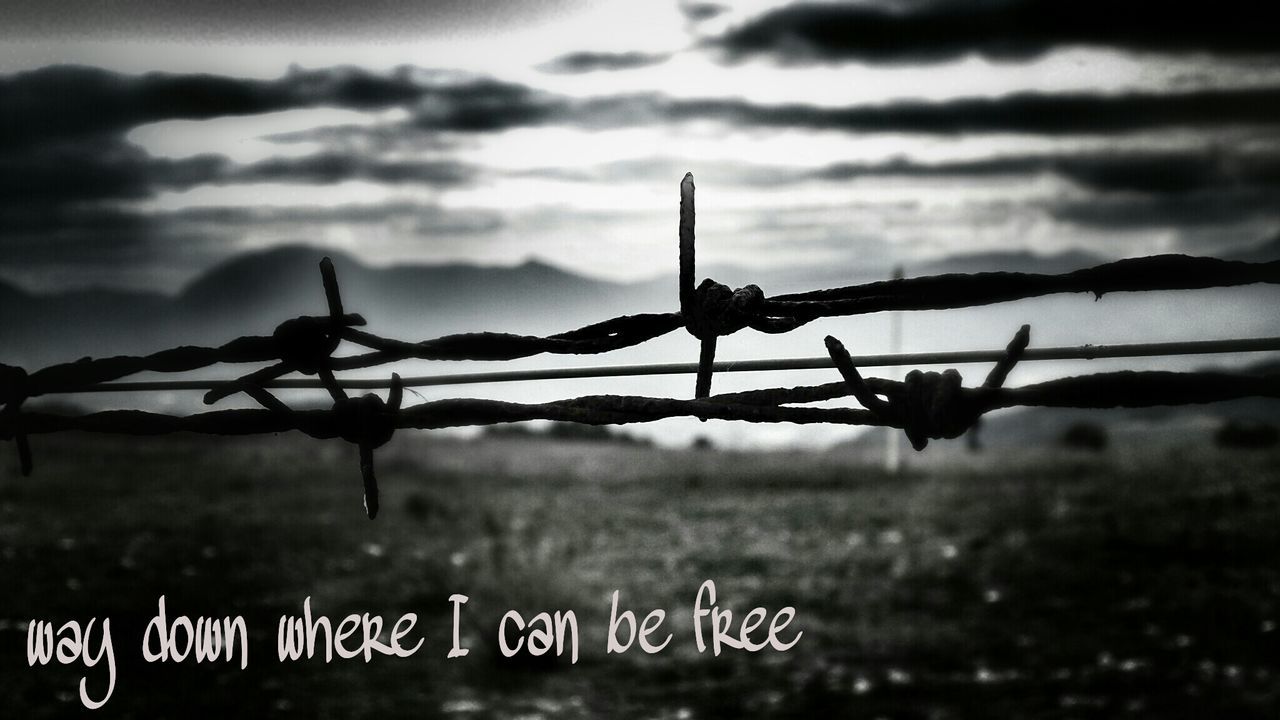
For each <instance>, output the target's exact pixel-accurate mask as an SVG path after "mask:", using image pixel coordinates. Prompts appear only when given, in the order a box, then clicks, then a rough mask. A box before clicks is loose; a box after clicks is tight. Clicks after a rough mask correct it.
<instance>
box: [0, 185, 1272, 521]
mask: <svg viewBox="0 0 1280 720" xmlns="http://www.w3.org/2000/svg"><path fill="white" fill-rule="evenodd" d="M680 191H681V192H680V196H681V199H680V214H679V217H680V224H679V247H680V272H679V288H678V289H679V302H680V311H679V312H675V313H652V314H642V315H627V316H621V317H616V318H612V319H609V320H605V321H603V322H599V323H594V324H592V325H588V326H585V327H582V328H579V329H577V330H571V331H569V332H565V333H560V334H556V335H550V336H546V337H539V336H531V335H516V334H510V333H491V332H482V333H464V334H456V335H447V336H443V337H439V338H434V339H430V340H425V341H422V342H407V341H403V340H397V339H393V338H384V337H381V336H378V335H375V334H373V333H369V332H367V331H364V330H361V329H359V328H360V326H362V325H364V318H363V317H361V316H360V315H358V314H353V313H348V312H346V311H345V310H344V306H343V302H342V297H341V293H340V291H339V286H338V279H337V276H336V274H335V272H334V269H333V265H332V263H331V262H330V261H329V260H328V259H327V258H326V259H325V260H324V261H322V262H321V264H320V271H321V278H322V281H323V283H324V289H325V296H326V300H327V304H328V312H327V313H326V314H325V315H322V316H302V317H298V318H293V319H291V320H286V321H285V322H283V323H281V324H280V325H279V326H278V327H277V328H276V330H275V331H274V332H273V333H272V335H270V336H246V337H241V338H237V339H235V340H232V341H230V342H228V343H226V344H224V345H221V346H217V347H201V346H183V347H177V348H172V349H169V350H164V351H162V352H158V353H153V354H150V355H144V356H117V357H108V358H96V359H95V358H85V359H82V360H79V361H76V362H72V363H64V364H58V365H52V366H49V367H46V368H42V369H40V370H36V371H34V372H30V373H28V372H27V371H26V370H25V369H23V368H19V367H13V366H8V365H0V404H3V408H0V439H12V440H14V441H15V444H16V446H17V449H18V455H19V460H20V465H21V469H22V472H23V474H24V475H25V474H30V472H31V469H32V458H31V449H30V443H29V436H30V435H37V434H44V433H52V432H62V431H69V430H79V431H89V432H100V433H116V434H125V435H157V434H167V433H176V432H191V433H203V434H215V435H244V434H258V433H268V432H283V431H291V430H296V431H300V432H303V433H305V434H307V435H310V436H312V437H315V438H321V439H327V438H342V439H344V440H347V441H348V442H351V443H353V444H355V445H356V446H357V447H358V448H359V451H360V464H361V475H362V478H363V485H364V495H365V505H366V510H367V511H368V514H369V516H370V517H373V516H374V515H375V514H376V513H377V508H378V488H377V481H376V478H375V474H374V470H373V451H374V450H375V449H376V448H377V447H379V446H381V445H382V444H384V443H386V442H387V441H388V440H389V439H390V438H391V436H392V434H393V433H394V431H395V430H397V429H403V428H419V429H434V428H445V427H457V426H469V425H492V424H497V423H507V422H518V421H525V420H555V421H568V422H575V423H584V424H591V425H602V424H624V423H635V422H651V421H654V420H660V419H663V418H670V417H681V416H687V417H697V418H700V419H703V420H707V419H720V420H738V421H746V422H766V423H776V422H791V423H835V424H844V425H869V426H888V427H894V428H900V429H902V430H903V431H904V432H906V434H907V436H908V438H909V439H910V440H911V442H912V445H913V446H914V447H916V449H923V448H924V447H925V446H926V445H927V443H928V441H929V440H930V439H938V438H954V437H958V436H959V435H960V434H963V433H964V432H965V431H966V430H968V429H969V428H970V427H972V426H973V424H974V423H976V422H977V421H978V419H979V418H980V417H981V416H982V415H983V414H985V413H987V412H990V411H992V410H996V409H1000V408H1007V407H1014V406H1050V407H1087V408H1111V407H1147V406H1152V405H1178V404H1190V403H1205V402H1215V401H1220V400H1230V399H1237V398H1242V397H1270V398H1275V397H1278V396H1280V375H1274V374H1269V375H1250V374H1238V373H1216V372H1195V373H1171V372H1113V373H1100V374H1095V375H1086V376H1081V377H1071V378H1064V379H1060V380H1054V381H1049V382H1045V383H1039V384H1035V385H1028V386H1024V387H1019V388H1005V387H1003V384H1004V381H1005V379H1006V378H1007V376H1008V374H1009V372H1010V371H1011V370H1012V369H1013V367H1014V366H1015V365H1016V364H1017V362H1018V361H1019V359H1021V358H1022V357H1023V356H1024V355H1025V354H1027V352H1028V351H1027V345H1028V342H1029V336H1030V328H1029V327H1025V326H1024V327H1023V328H1022V329H1021V330H1020V331H1019V332H1018V334H1017V335H1016V336H1015V338H1014V340H1013V341H1012V342H1011V343H1010V344H1009V347H1008V348H1006V350H1005V352H1004V353H1003V354H1002V355H1001V356H1000V357H999V359H998V362H997V364H996V366H995V368H993V369H992V371H991V373H990V374H989V375H988V377H987V379H986V382H985V383H984V384H983V385H982V386H980V387H975V388H966V387H964V386H963V385H962V382H961V377H960V375H959V373H958V372H956V371H955V370H948V371H945V372H942V373H937V372H927V373H926V372H921V371H919V370H913V371H912V372H910V373H908V374H907V376H906V378H905V380H903V381H901V382H897V381H890V380H883V379H876V378H870V379H865V380H864V379H863V378H862V377H861V375H860V373H859V372H858V370H857V368H856V365H855V363H854V361H853V359H852V358H851V357H850V356H849V354H848V353H847V352H846V351H845V350H844V347H843V345H842V344H841V343H840V342H839V341H838V340H836V339H835V338H831V337H828V338H827V349H828V352H829V355H830V358H831V363H830V364H832V365H834V366H835V367H836V368H837V369H838V370H839V373H840V375H841V377H842V381H841V382H833V383H828V384H825V385H816V386H801V387H794V388H768V389H763V390H754V391H748V392H742V393H730V394H720V395H712V394H711V378H712V371H713V370H714V369H715V367H716V363H715V353H716V345H717V340H718V338H720V337H722V336H726V335H731V334H733V333H736V332H738V331H739V330H742V329H744V328H748V327H750V328H752V329H754V330H756V331H759V332H764V333H771V334H772V333H784V332H787V331H790V330H793V329H795V328H797V327H800V326H801V325H804V324H806V323H808V322H811V321H813V320H815V319H818V318H822V317H833V316H841V315H856V314H864V313H873V312H882V311H900V310H936V309H947V308H961V307H971V306H979V305H987V304H991V303H998V302H1006V301H1010V300H1017V299H1022V298H1030V297H1038V296H1042V295H1048V294H1055V293H1067V292H1088V293H1092V294H1094V295H1095V296H1096V297H1098V298H1101V297H1102V296H1103V295H1104V294H1107V293H1113V292H1138V291H1151V290H1189V289H1201V288H1209V287H1228V286H1239V285H1247V284H1253V283H1271V284H1280V262H1269V263H1247V262H1239V261H1225V260H1218V259H1214V258H1199V257H1187V256H1183V255H1160V256H1153V257H1145V258H1137V259H1130V260H1121V261H1117V262H1112V263H1107V264H1103V265H1099V266H1097V267H1093V268H1088V269H1084V270H1078V271H1075V272H1069V273H1063V274H1059V275H1045V274H1034V273H1015V272H995V273H976V274H968V275H965V274H948V275H938V276H933V277H920V278H908V279H898V280H890V281H885V282H875V283H868V284H863V285H854V286H849V287H843V288H833V289H826V290H817V291H812V292H806V293H793V294H789V295H779V296H775V297H772V298H770V297H767V296H766V295H765V293H764V292H763V291H762V290H761V289H760V288H759V287H757V286H755V285H748V286H746V287H744V288H739V289H736V290H734V289H731V288H729V287H728V286H725V285H722V284H720V283H717V282H715V281H713V280H710V279H707V280H704V281H703V282H702V283H701V284H700V285H697V286H695V285H694V278H695V270H696V268H695V260H694V221H695V212H694V184H693V176H692V174H689V175H686V176H685V178H684V180H683V181H682V183H681V187H680ZM680 327H684V328H685V329H686V330H687V331H688V332H689V333H690V334H691V335H693V336H694V337H696V338H698V340H699V341H700V343H701V350H700V353H699V361H698V365H697V381H696V384H695V392H694V399H692V400H681V399H674V398H655V397H638V396H625V395H594V396H585V397H578V398H571V399H567V400H559V401H555V402H549V403H539V404H522V403H510V402H503V401H497V400H480V399H451V400H438V401H433V402H425V403H422V404H419V405H415V406H412V407H405V408H402V407H400V404H401V400H402V397H403V396H402V391H401V390H402V387H403V385H404V383H403V381H402V380H401V379H400V377H399V376H398V375H394V374H393V375H392V377H391V380H390V382H389V383H387V384H386V385H387V386H388V387H390V388H391V392H390V394H389V397H388V399H387V400H385V401H384V400H383V399H382V398H380V397H379V396H377V395H375V394H372V393H370V394H367V395H364V396H362V397H359V398H349V397H348V396H347V395H346V392H345V390H344V384H343V383H342V382H341V381H340V380H338V378H337V377H336V375H335V372H338V371H345V370H352V369H357V368H367V367H376V366H380V365H384V364H387V363H392V362H396V361H399V360H405V359H419V360H514V359H517V358H523V357H529V356H532V355H537V354H542V353H551V354H579V355H581V354H599V353H605V352H609V351H612V350H617V349H621V348H625V347H630V346H634V345H638V344H640V343H643V342H646V341H648V340H652V339H654V338H657V337H660V336H662V335H665V334H667V333H670V332H672V331H674V330H676V329H678V328H680ZM344 341H345V342H349V343H353V344H355V345H358V346H361V347H363V348H365V349H366V350H367V351H368V352H365V353H363V354H359V355H353V356H347V357H337V358H335V357H333V352H334V351H335V350H336V349H337V348H338V346H339V345H340V344H341V343H342V342H344ZM1227 342H1228V343H1230V342H1242V343H1246V345H1247V344H1248V343H1249V342H1250V341H1227ZM1202 344H1203V343H1202ZM1193 345H1194V343H1191V344H1188V347H1187V348H1185V349H1182V350H1181V351H1182V352H1194V351H1195V350H1194V349H1193V348H1192V347H1191V346H1193ZM1178 351H1179V349H1178V348H1177V347H1169V348H1165V349H1163V350H1161V351H1160V352H1161V353H1162V354H1173V353H1175V352H1178ZM1032 352H1034V351H1032ZM223 363H227V364H243V363H257V364H264V363H266V364H267V365H266V366H265V367H261V368H259V369H256V370H253V371H251V372H249V373H247V374H245V375H243V376H242V377H240V378H238V379H236V380H231V381H225V382H213V383H212V384H209V383H207V382H202V381H195V383H194V384H198V385H200V386H201V387H204V386H206V385H207V386H208V387H209V390H208V392H207V393H206V395H205V402H206V403H208V404H212V403H214V402H217V401H219V400H221V399H223V398H226V397H229V396H231V395H235V394H238V393H245V394H246V395H247V396H248V397H250V398H252V399H254V400H255V401H256V402H258V403H259V404H260V405H262V409H257V410H254V409H238V410H220V411H211V412H203V413H196V414H192V415H187V416H174V415H166V414H161V413H154V412H147V411H142V410H109V411H103V412H94V413H88V414H84V415H79V416H65V415H57V414H51V413H44V412H34V411H29V410H24V409H23V408H22V405H23V403H24V402H25V401H27V400H28V399H30V398H33V397H38V396H41V395H48V394H53V393H70V392H84V391H95V390H103V391H105V390H109V389H112V387H111V385H112V383H114V382H115V381H118V380H120V379H121V378H125V377H128V376H131V375H135V374H137V373H141V372H159V373H179V372H189V371H193V370H198V369H202V368H206V367H210V366H213V365H217V364H223ZM293 373H301V374H303V375H314V376H316V378H317V380H316V381H314V384H315V385H318V386H319V387H323V388H325V389H326V390H327V391H328V392H329V394H330V397H331V399H332V400H333V406H332V407H331V408H329V409H325V410H295V409H291V408H290V407H288V406H287V405H286V404H285V403H283V402H281V401H280V400H279V399H278V398H276V397H275V396H273V395H271V393H270V391H269V388H270V387H279V386H288V385H289V381H281V380H280V378H282V377H283V376H285V375H289V374H293ZM293 382H297V381H293ZM184 383H185V384H186V385H191V384H193V381H175V382H173V383H171V384H169V386H173V387H181V386H183V385H184ZM142 386H143V387H145V388H146V389H157V388H159V387H165V386H166V385H165V384H164V383H163V382H153V383H144V384H142ZM365 386H366V387H368V386H370V385H367V384H366V385H365ZM126 387H127V386H126ZM847 396H853V397H854V398H856V399H857V400H858V401H859V403H860V404H861V405H862V406H863V407H862V408H861V409H856V408H816V407H803V405H805V404H808V403H813V402H818V401H827V400H835V399H839V398H843V397H847ZM882 396H883V397H882Z"/></svg>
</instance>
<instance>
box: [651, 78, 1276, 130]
mask: <svg viewBox="0 0 1280 720" xmlns="http://www.w3.org/2000/svg"><path fill="white" fill-rule="evenodd" d="M653 102H654V103H655V105H657V107H658V109H659V111H660V112H661V114H663V115H665V116H666V117H668V118H669V119H672V120H696V119H715V120H721V121H724V122H727V123H730V124H734V125H742V126H757V127H761V126H763V127H792V128H805V129H811V130H845V131H852V132H914V133H935V134H964V133H987V132H1011V133H1032V134H1044V135H1064V134H1110V133H1122V132H1129V131H1134V130H1144V129H1151V128H1173V127H1215V126H1226V125H1255V124H1263V125H1273V124H1275V123H1276V122H1277V121H1280V88H1259V89H1247V90H1206V91H1197V92H1188V93H1170V94H1163V93H1130V94H1122V95H1098V94H1092V93H1075V94H1041V93H1017V94H1012V95H1005V96H1001V97H992V98H964V99H959V100H949V101H944V102H917V101H907V102H894V103H888V104H885V105H877V106H853V107H842V108H839V107H838V108H826V107H818V106H813V105H798V104H792V105H757V104H753V103H750V102H747V101H745V100H737V99H730V100H718V99H717V100H680V101H676V100H661V101H658V100H655V101H653Z"/></svg>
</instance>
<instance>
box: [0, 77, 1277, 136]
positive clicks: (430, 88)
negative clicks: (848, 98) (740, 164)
mask: <svg viewBox="0 0 1280 720" xmlns="http://www.w3.org/2000/svg"><path fill="white" fill-rule="evenodd" d="M321 106H324V107H339V108H347V109H354V110H376V109H382V108H389V107H404V108H408V109H409V110H410V111H411V112H412V114H413V119H412V121H411V123H412V125H414V126H416V127H417V128H419V129H427V130H436V131H452V132H459V133H478V132H491V131H500V130H505V129H508V128H513V127H528V126H538V125H550V124H561V125H573V126H578V127H584V128H608V127H634V126H638V125H643V124H649V123H662V122H683V121H693V120H717V121H721V122H724V123H727V124H730V125H736V126H742V127H786V128H800V129H811V130H838V131H849V132H916V133H936V134H961V133H984V132H1015V133H1033V134H1035V133H1039V134H1047V135H1059V134H1075V133H1085V134H1090V133H1092V134H1106V133H1121V132H1128V131H1133V130H1141V129H1149V128H1170V127H1220V126H1227V125H1242V124H1251V125H1259V124H1261V125H1275V124H1276V123H1277V122H1280V87H1263V88H1251V89H1235V90H1203V91H1190V92H1181V93H1130V94H1116V95H1100V94H1092V93H1074V94H1040V93H1018V94H1012V95H1005V96H1000V97H989V98H988V97H983V98H962V99H957V100H949V101H943V102H924V101H904V102H893V103H887V104H882V105H856V106H847V107H824V106H816V105H805V104H783V105H761V104H756V103H752V102H750V101H747V100H743V99H739V98H707V99H697V98H695V99H675V98H670V97H667V96H664V95H660V94H643V95H622V96H603V97H596V98H587V99H577V98H568V97H565V96H560V95H554V94H551V93H547V92H543V91H539V90H536V89H534V88H531V87H529V86H526V85H521V84H517V83H509V82H503V81H500V80H496V79H492V78H483V77H481V78H476V77H459V76H452V75H446V74H443V73H437V72H429V71H421V70H414V69H410V68H400V69H398V70H396V71H394V72H391V73H388V74H374V73H369V72H366V71H362V70H358V69H354V68H345V67H339V68H330V69H325V70H296V71H293V72H290V73H288V74H286V75H285V76H283V77H281V78H278V79H275V80H246V79H236V78H228V77H218V76H211V75H168V74H160V73H151V74H145V75H135V76H130V75H120V74H117V73H111V72H107V71H103V70H97V69H92V68H84V67H51V68H45V69H42V70H36V71H32V72H28V73H22V74H19V75H15V76H11V77H8V78H0V107H3V108H4V109H5V111H4V112H3V113H0V148H12V147H28V146H31V145H33V144H43V143H57V142H65V141H69V140H77V139H79V140H84V139H89V140H95V141H96V139H98V138H101V137H110V136H113V135H114V136H120V135H123V133H125V132H127V131H128V130H129V129H131V128H133V127H136V126H138V125H142V124H145V123H151V122H158V121H162V120H174V119H206V118H214V117H221V116H228V115H252V114H258V113H264V112H271V111H276V110H285V109H292V108H306V107H321Z"/></svg>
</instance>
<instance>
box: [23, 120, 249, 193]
mask: <svg viewBox="0 0 1280 720" xmlns="http://www.w3.org/2000/svg"><path fill="white" fill-rule="evenodd" d="M228 167H229V162H228V161H227V159H226V158H224V157H222V156H218V155H199V156H196V157H190V158H183V159H178V160H173V159H168V158H154V157H151V156H150V155H148V154H147V153H146V152H145V151H143V150H142V149H141V148H139V147H137V146H134V145H131V144H129V143H126V142H123V141H120V140H118V139H116V138H104V137H94V138H89V139H85V140H79V141H73V142H60V143H46V144H43V145H34V146H31V147H28V148H13V149H9V150H7V151H5V152H4V153H3V154H0V205H9V204H23V205H38V206H51V205H57V204H61V203H71V202H90V201H98V200H139V199H142V198H147V197H151V196H152V195H154V194H155V192H156V191H157V190H185V189H188V188H192V187H195V186H196V185H200V184H202V183H205V182H209V181H211V180H215V179H217V178H219V177H222V176H223V175H225V174H226V172H227V171H228Z"/></svg>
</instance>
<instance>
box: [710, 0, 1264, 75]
mask: <svg viewBox="0 0 1280 720" xmlns="http://www.w3.org/2000/svg"><path fill="white" fill-rule="evenodd" d="M1277 26H1280V6H1276V5H1275V4H1273V3H1258V2H1250V1H1248V0H1223V1H1222V2H1216V3H1212V4H1205V3H1177V2H1174V3H1151V2H1144V1H1142V0H1076V2H1060V1H1058V0H987V1H984V2H970V1H965V0H932V1H930V0H925V1H923V2H900V3H895V4H890V5H871V4H862V3H859V4H834V3H797V4H792V5H786V6H784V7H780V8H777V9H774V10H770V11H768V12H765V13H764V14H762V15H760V16H758V17H755V18H752V19H750V20H748V21H747V22H745V23H743V24H742V25H740V26H738V27H736V28H733V29H731V30H729V31H728V32H727V33H725V34H724V35H723V36H721V37H719V38H716V39H714V40H712V41H711V44H712V46H714V47H717V48H719V49H721V50H723V51H724V52H725V53H726V55H727V56H728V57H729V58H730V59H736V58H742V57H748V56H760V55H763V56H769V57H773V58H775V59H778V60H780V61H782V62H784V63H807V62H839V61H861V62H893V63H925V62H940V61H946V60H953V59H956V58H959V57H963V56H965V55H968V54H977V55H982V56H985V57H988V58H993V59H997V60H1025V59H1029V58H1033V57H1036V56H1038V55H1041V54H1043V53H1045V52H1047V51H1049V50H1052V49H1053V48H1056V47H1060V46H1069V45H1089V46H1103V47H1114V48H1120V49H1123V50H1132V51H1151V52H1170V53H1186V52H1205V53H1215V54H1222V55H1243V54H1249V53H1265V54H1268V55H1272V54H1275V53H1276V52H1277V50H1278V49H1280V46H1278V45H1277V44H1276V41H1275V28H1276V27H1277Z"/></svg>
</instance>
